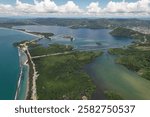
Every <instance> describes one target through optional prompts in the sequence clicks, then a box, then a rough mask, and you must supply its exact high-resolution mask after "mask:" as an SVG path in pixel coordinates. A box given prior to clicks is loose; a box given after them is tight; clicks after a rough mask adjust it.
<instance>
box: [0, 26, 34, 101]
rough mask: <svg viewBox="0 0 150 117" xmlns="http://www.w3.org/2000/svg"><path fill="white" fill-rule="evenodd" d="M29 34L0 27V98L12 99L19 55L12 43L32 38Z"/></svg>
mask: <svg viewBox="0 0 150 117" xmlns="http://www.w3.org/2000/svg"><path fill="white" fill-rule="evenodd" d="M32 38H33V37H32V36H30V35H26V34H24V33H20V32H17V31H14V30H10V29H2V28H1V29H0V54H1V55H0V99H5V100H7V99H14V98H15V93H16V88H17V83H18V78H19V72H20V68H19V57H18V50H17V48H15V47H13V45H12V44H13V43H14V42H17V41H21V40H27V39H32Z"/></svg>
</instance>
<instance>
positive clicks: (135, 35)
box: [110, 27, 150, 41]
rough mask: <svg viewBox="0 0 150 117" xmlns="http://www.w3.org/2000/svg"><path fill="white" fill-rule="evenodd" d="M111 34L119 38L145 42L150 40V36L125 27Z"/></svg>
mask: <svg viewBox="0 0 150 117" xmlns="http://www.w3.org/2000/svg"><path fill="white" fill-rule="evenodd" d="M110 34H111V35H113V36H118V37H127V38H132V39H139V40H141V41H144V40H145V39H147V40H150V35H146V34H142V33H140V32H137V31H133V30H131V29H127V28H123V27H118V28H116V29H114V30H113V31H112V32H110Z"/></svg>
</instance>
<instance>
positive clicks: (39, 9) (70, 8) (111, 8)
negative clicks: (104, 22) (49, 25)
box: [0, 0, 150, 16]
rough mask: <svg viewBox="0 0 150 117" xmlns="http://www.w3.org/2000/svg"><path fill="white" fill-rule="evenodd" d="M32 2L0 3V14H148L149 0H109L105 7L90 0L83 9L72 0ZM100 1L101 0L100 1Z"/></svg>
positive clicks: (149, 10) (149, 9) (36, 0)
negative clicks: (64, 0)
mask: <svg viewBox="0 0 150 117" xmlns="http://www.w3.org/2000/svg"><path fill="white" fill-rule="evenodd" d="M33 1H34V4H29V3H23V2H21V1H20V0H16V5H14V6H13V5H9V4H7V5H6V4H0V15H33V14H35V15H42V14H47V15H51V14H52V13H53V14H55V15H57V14H58V15H65V16H66V15H70V14H72V15H74V14H75V15H82V16H84V15H95V16H144V15H147V16H150V0H138V1H137V2H125V0H123V1H122V2H113V1H110V2H109V3H108V4H107V5H106V6H105V8H102V7H101V6H100V4H99V2H91V3H90V4H89V5H88V6H87V7H86V8H85V9H83V8H82V9H81V8H80V7H79V6H78V5H76V4H75V3H74V2H73V1H68V2H67V3H66V4H63V5H57V4H56V3H55V1H52V0H40V1H39V0H33ZM100 2H101V1H100Z"/></svg>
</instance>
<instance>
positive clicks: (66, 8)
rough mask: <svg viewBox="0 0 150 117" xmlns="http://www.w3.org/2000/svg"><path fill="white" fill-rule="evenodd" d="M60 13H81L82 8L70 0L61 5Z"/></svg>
mask: <svg viewBox="0 0 150 117" xmlns="http://www.w3.org/2000/svg"><path fill="white" fill-rule="evenodd" d="M59 12H60V13H80V12H82V10H81V9H80V8H79V6H77V5H76V4H75V3H74V2H73V1H68V2H67V3H66V4H65V5H62V6H60V7H59Z"/></svg>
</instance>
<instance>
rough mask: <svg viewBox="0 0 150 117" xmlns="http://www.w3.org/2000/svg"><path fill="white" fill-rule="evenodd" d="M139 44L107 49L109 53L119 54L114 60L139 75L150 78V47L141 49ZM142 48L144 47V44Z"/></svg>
mask: <svg viewBox="0 0 150 117" xmlns="http://www.w3.org/2000/svg"><path fill="white" fill-rule="evenodd" d="M139 47H141V46H135V45H134V46H131V47H129V48H127V49H122V48H114V49H109V53H111V54H114V55H119V57H117V59H116V62H117V63H119V64H122V65H124V66H126V67H127V68H129V69H131V70H133V71H136V72H137V73H138V74H139V75H140V76H142V77H143V78H146V79H148V80H150V48H149V49H141V48H139ZM143 48H146V47H145V46H144V47H143Z"/></svg>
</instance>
